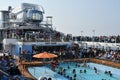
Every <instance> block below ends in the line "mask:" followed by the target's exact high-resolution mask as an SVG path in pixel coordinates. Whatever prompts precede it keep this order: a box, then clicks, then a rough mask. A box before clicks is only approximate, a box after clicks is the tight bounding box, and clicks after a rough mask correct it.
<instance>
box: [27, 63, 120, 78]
mask: <svg viewBox="0 0 120 80" xmlns="http://www.w3.org/2000/svg"><path fill="white" fill-rule="evenodd" d="M82 65H83V64H81V63H76V62H67V63H60V64H59V66H58V67H56V68H55V72H53V71H52V70H51V69H50V65H49V66H42V67H29V68H28V70H29V72H30V73H31V74H32V75H33V76H34V77H36V78H37V79H38V80H39V78H40V77H42V76H45V77H47V78H49V77H52V80H120V69H117V68H113V67H109V66H105V65H101V64H96V63H87V67H82ZM68 66H69V69H68ZM94 67H96V69H97V73H95V70H94ZM61 69H62V74H61V75H62V76H61V75H59V74H58V72H59V71H60V70H61ZM73 69H75V73H73ZM63 70H65V71H64V72H63ZM80 70H81V73H80ZM84 70H86V73H84ZM105 71H111V73H112V76H110V75H109V74H108V73H107V74H105V73H104V72H105ZM75 74H76V75H75ZM63 76H64V77H63Z"/></svg>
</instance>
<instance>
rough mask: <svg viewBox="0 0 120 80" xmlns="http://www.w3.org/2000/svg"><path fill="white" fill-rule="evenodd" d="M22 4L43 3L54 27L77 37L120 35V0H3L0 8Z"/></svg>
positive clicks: (46, 14) (0, 2)
mask: <svg viewBox="0 0 120 80" xmlns="http://www.w3.org/2000/svg"><path fill="white" fill-rule="evenodd" d="M21 3H33V4H38V5H41V6H42V7H43V8H44V10H45V14H44V16H45V17H46V16H53V29H56V30H58V31H60V32H63V33H65V34H72V35H73V36H79V35H82V36H103V35H105V36H110V35H120V0H1V1H0V10H7V8H8V6H12V7H20V5H21Z"/></svg>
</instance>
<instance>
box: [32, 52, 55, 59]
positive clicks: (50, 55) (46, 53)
mask: <svg viewBox="0 0 120 80" xmlns="http://www.w3.org/2000/svg"><path fill="white" fill-rule="evenodd" d="M33 57H34V58H56V57H57V55H55V54H51V53H48V52H43V53H39V54H35V55H33Z"/></svg>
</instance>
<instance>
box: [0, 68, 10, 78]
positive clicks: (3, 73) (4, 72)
mask: <svg viewBox="0 0 120 80" xmlns="http://www.w3.org/2000/svg"><path fill="white" fill-rule="evenodd" d="M0 72H1V73H3V74H4V75H6V76H8V77H9V76H10V75H9V74H8V73H6V72H4V71H3V70H1V69H0Z"/></svg>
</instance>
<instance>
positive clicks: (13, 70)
mask: <svg viewBox="0 0 120 80" xmlns="http://www.w3.org/2000/svg"><path fill="white" fill-rule="evenodd" d="M15 61H16V60H15V59H14V58H13V57H12V56H11V55H6V54H4V53H3V56H0V80H26V78H25V77H23V76H22V75H21V73H20V71H19V69H18V65H16V64H15Z"/></svg>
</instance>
